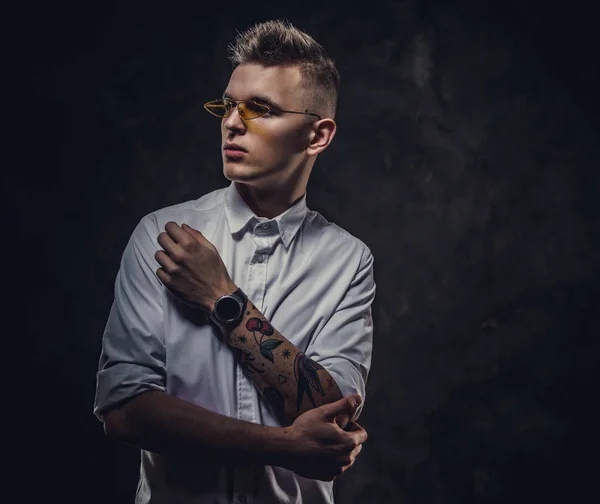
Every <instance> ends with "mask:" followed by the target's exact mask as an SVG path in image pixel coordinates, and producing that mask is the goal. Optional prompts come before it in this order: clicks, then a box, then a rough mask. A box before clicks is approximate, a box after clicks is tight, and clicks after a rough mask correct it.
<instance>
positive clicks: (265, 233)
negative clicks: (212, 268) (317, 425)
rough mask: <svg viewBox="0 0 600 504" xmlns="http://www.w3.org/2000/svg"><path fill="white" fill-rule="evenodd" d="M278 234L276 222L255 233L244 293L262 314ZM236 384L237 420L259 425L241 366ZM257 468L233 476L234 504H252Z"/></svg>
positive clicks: (247, 467) (237, 471)
mask: <svg viewBox="0 0 600 504" xmlns="http://www.w3.org/2000/svg"><path fill="white" fill-rule="evenodd" d="M278 236H279V234H278V231H277V224H276V222H275V221H270V222H265V221H263V222H259V223H258V224H255V226H254V231H253V239H254V244H255V247H254V253H253V254H252V257H251V259H250V263H249V264H248V276H247V281H246V288H245V289H244V292H245V293H246V295H247V296H248V298H249V299H250V300H251V301H252V303H253V304H254V305H255V306H256V307H257V308H258V309H259V310H260V311H261V312H262V310H263V304H264V299H265V287H266V284H267V265H268V262H269V257H270V256H271V254H272V252H273V249H274V247H275V244H276V242H277V238H278ZM236 383H237V416H238V418H239V419H240V420H246V421H248V422H253V423H257V415H256V413H257V412H256V406H257V405H255V404H254V399H253V398H254V385H253V383H252V379H251V378H248V377H246V376H245V375H244V373H243V372H242V368H241V366H239V365H238V366H236ZM257 470H258V468H255V467H254V466H252V465H250V464H247V465H244V464H239V465H236V467H235V472H234V489H233V492H234V493H233V503H234V504H253V500H254V499H253V495H254V494H255V493H256V491H257V489H256V488H255V487H254V486H255V484H256V482H257V480H258V478H257V475H256V474H255V472H256V471H257Z"/></svg>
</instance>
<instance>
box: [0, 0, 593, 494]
mask: <svg viewBox="0 0 600 504" xmlns="http://www.w3.org/2000/svg"><path fill="white" fill-rule="evenodd" d="M592 5H593V4H591V3H588V2H583V1H572V2H568V3H563V2H560V3H557V4H556V5H554V4H552V3H550V2H548V3H546V2H536V3H534V2H532V1H520V2H519V1H516V0H515V1H495V2H493V1H475V0H472V1H466V0H465V1H455V2H436V1H433V0H430V1H427V0H423V1H417V0H415V1H405V2H377V3H375V2H367V3H366V4H364V3H357V4H348V5H343V4H335V3H327V4H326V3H324V2H310V1H309V2H296V3H295V5H290V6H284V5H283V3H276V2H238V3H232V2H218V3H212V4H205V5H202V3H201V2H170V3H169V2H130V1H121V2H106V1H105V2H93V1H88V2H74V1H62V2H48V3H42V2H34V3H28V4H23V5H22V6H21V7H19V8H17V9H14V10H13V11H11V13H10V15H7V16H6V18H5V21H6V23H7V25H8V28H10V29H11V30H12V32H11V33H12V35H11V37H10V42H9V44H8V45H7V46H6V47H5V49H8V53H9V55H8V56H7V58H6V59H5V64H6V63H7V62H10V63H14V64H15V67H14V71H12V72H10V73H7V74H5V75H6V77H5V83H6V82H9V83H10V84H14V85H15V87H16V88H17V89H16V90H15V91H17V92H16V93H14V94H10V95H5V98H6V102H7V107H8V108H9V109H11V110H14V111H16V112H17V114H16V115H15V117H14V119H13V120H12V122H11V123H10V125H11V131H12V132H13V133H17V135H15V136H14V138H15V139H14V140H12V141H11V142H10V145H9V146H7V147H10V148H14V149H15V150H16V152H17V156H16V157H15V158H13V159H12V160H10V159H9V158H8V157H6V158H5V162H6V163H7V164H6V165H5V167H4V169H3V182H2V195H3V198H2V200H3V203H4V205H6V208H7V209H8V210H7V211H5V215H7V216H8V219H7V223H6V225H5V227H4V231H5V233H6V235H5V248H4V251H3V252H4V253H5V254H7V259H6V260H5V261H4V262H3V266H4V279H5V282H6V286H7V288H6V289H5V294H8V297H9V298H10V300H12V301H14V305H7V306H9V307H10V309H9V311H8V312H7V314H6V320H7V322H6V325H5V335H6V339H7V340H10V341H11V342H13V341H14V342H17V346H18V348H17V349H16V350H14V351H13V353H11V354H9V355H8V356H7V357H6V361H7V362H8V364H9V365H8V367H6V369H7V370H8V371H6V374H7V378H6V383H5V392H6V394H5V398H6V399H5V400H6V403H5V404H7V405H8V409H7V410H5V411H8V414H6V413H5V418H6V417H9V418H10V419H12V420H13V422H14V423H15V424H16V425H17V426H18V427H21V428H23V432H24V434H14V431H13V430H12V429H8V430H6V431H5V436H6V437H5V440H4V441H5V443H12V442H15V443H16V447H17V451H16V454H15V455H14V457H13V458H12V459H10V460H11V464H12V466H11V467H12V468H13V470H15V469H16V471H14V472H13V474H16V475H17V477H16V478H15V480H14V481H12V482H11V483H16V484H17V485H18V489H19V492H20V495H21V497H20V498H19V499H18V500H19V501H21V502H45V501H49V500H54V498H56V499H57V501H59V502H77V503H81V502H86V503H96V502H98V503H101V502H102V503H103V502H111V503H127V502H132V499H133V495H134V491H135V486H136V481H137V474H138V460H139V458H138V455H137V452H136V451H135V450H133V449H130V448H127V447H124V446H121V445H117V444H116V443H114V442H112V441H110V440H108V439H107V438H105V437H104V434H103V431H102V426H101V424H100V423H99V422H98V421H97V420H96V418H95V417H94V416H93V414H92V407H93V398H94V388H95V372H96V366H97V362H98V357H99V353H100V344H101V337H102V332H103V329H104V324H105V322H106V318H107V316H108V312H109V308H110V304H111V302H112V289H113V282H114V278H115V275H116V272H117V268H118V264H119V260H120V256H121V253H122V251H123V248H124V246H125V244H126V242H127V239H128V238H129V235H130V233H131V231H132V230H133V228H134V227H135V225H136V224H137V222H138V221H139V219H140V218H141V217H142V216H143V215H145V214H146V213H148V212H150V211H152V210H155V209H158V208H161V207H164V206H168V205H171V204H175V203H178V202H181V201H185V200H189V199H196V198H198V197H200V196H201V195H203V194H206V193H207V192H210V191H212V190H214V189H217V188H221V187H225V186H226V185H228V181H227V180H226V179H225V178H224V177H223V175H222V167H221V161H220V152H219V142H220V134H219V126H218V121H217V120H216V119H215V118H213V117H212V116H210V115H209V114H207V113H206V112H205V111H204V110H203V109H202V104H203V102H204V101H207V100H210V99H214V98H215V97H218V96H220V94H221V92H222V90H223V89H224V87H225V86H226V83H227V79H228V76H229V72H230V67H229V63H228V62H227V60H226V46H227V44H228V43H229V42H230V41H231V40H232V39H233V37H234V36H235V34H236V30H243V29H245V28H247V27H248V26H250V25H251V24H252V23H254V22H257V21H263V20H266V19H273V18H282V17H285V18H288V19H289V20H290V21H292V23H294V24H295V25H296V26H297V27H299V28H301V29H303V30H305V31H307V32H308V33H309V34H311V35H313V36H314V37H315V38H316V39H317V40H318V41H319V42H321V43H322V44H323V45H324V46H325V48H326V49H327V50H328V51H329V52H330V54H331V55H332V56H333V57H334V59H335V60H336V62H337V65H338V69H339V71H340V74H341V77H342V84H341V94H340V104H339V112H338V116H337V118H336V120H337V123H338V128H339V129H338V135H337V136H336V139H335V141H334V143H333V144H332V145H331V147H330V148H329V149H328V150H327V151H326V152H325V153H323V154H322V155H321V156H320V158H319V160H318V161H317V164H316V166H315V169H314V171H313V175H312V177H311V180H310V182H309V186H308V205H309V208H311V209H313V210H317V211H319V212H321V213H322V214H323V215H324V216H325V217H326V218H328V219H329V220H331V221H333V222H335V223H337V224H338V225H340V226H342V227H343V228H345V229H347V230H348V231H350V232H351V233H353V234H355V235H356V236H358V237H359V238H361V239H362V240H363V241H365V242H366V243H367V244H368V245H369V247H370V248H371V250H372V252H373V254H374V256H375V275H376V281H377V286H378V291H377V297H376V300H375V303H374V306H373V316H374V322H375V344H374V354H373V362H372V370H371V375H370V378H369V382H368V387H367V400H366V406H365V409H364V413H363V416H362V417H361V423H362V424H363V425H364V427H365V428H366V429H367V431H368V432H369V435H370V437H369V440H368V442H367V444H366V445H365V448H364V450H363V451H362V453H361V455H360V457H359V458H358V460H357V462H356V464H355V465H354V467H353V468H352V469H351V471H350V472H349V473H347V474H346V475H345V476H344V477H342V478H341V479H340V480H339V483H338V485H337V487H336V492H337V497H338V502H340V503H342V504H345V503H363V502H369V503H370V502H374V503H380V502H381V503H389V502H394V503H407V504H409V503H410V504H413V503H418V504H420V503H424V504H429V503H431V504H433V503H444V504H446V503H448V504H454V503H457V504H458V503H461V504H462V503H478V504H479V503H481V504H483V503H486V504H488V503H489V504H492V503H494V504H495V503H509V502H510V503H526V502H527V503H530V502H577V501H581V502H589V501H594V500H596V499H597V498H598V495H599V491H598V487H597V473H598V469H599V468H600V467H599V465H600V464H599V463H598V447H599V443H598V433H597V425H598V422H599V420H600V414H599V413H598V407H597V405H596V403H597V401H598V392H597V383H598V378H599V374H600V371H599V366H598V364H599V361H600V357H599V355H600V352H599V351H600V344H599V340H598V336H599V330H598V315H599V313H600V292H599V291H600V281H599V280H600V240H599V235H600V226H599V213H600V203H599V201H600V197H599V194H600V192H599V191H600V162H599V161H600V147H599V144H598V137H599V130H600V119H599V118H600V115H599V114H600V100H599V95H600V94H599V93H598V89H599V88H600V86H599V84H600V79H599V71H598V56H597V50H598V48H599V47H600V44H599V42H598V36H597V34H598V27H597V26H596V25H597V21H596V19H595V15H594V12H595V10H594V8H593V6H592ZM9 138H10V137H9ZM15 321H16V322H17V323H16V324H14V326H13V325H12V322H15ZM11 364H12V365H13V367H11Z"/></svg>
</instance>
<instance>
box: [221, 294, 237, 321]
mask: <svg viewBox="0 0 600 504" xmlns="http://www.w3.org/2000/svg"><path fill="white" fill-rule="evenodd" d="M239 313H240V305H239V303H238V302H237V301H236V300H235V299H234V298H232V297H227V298H224V299H222V300H221V302H220V303H219V316H220V318H222V319H224V320H232V319H235V318H236V317H237V316H238V315H239Z"/></svg>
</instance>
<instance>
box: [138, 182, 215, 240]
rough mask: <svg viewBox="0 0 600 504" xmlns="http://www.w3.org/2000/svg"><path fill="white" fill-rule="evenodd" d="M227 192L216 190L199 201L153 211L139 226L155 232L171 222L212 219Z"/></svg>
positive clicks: (145, 216)
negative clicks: (211, 216)
mask: <svg viewBox="0 0 600 504" xmlns="http://www.w3.org/2000/svg"><path fill="white" fill-rule="evenodd" d="M225 190H226V188H221V189H216V190H214V191H211V192H209V193H207V194H205V195H203V196H201V197H200V198H198V199H194V200H188V201H183V202H180V203H176V204H174V205H169V206H166V207H163V208H159V209H156V210H153V211H152V212H150V213H148V214H146V215H144V216H143V217H142V218H141V220H140V223H139V224H138V226H139V225H142V226H144V227H150V228H152V229H153V230H154V231H155V230H156V229H161V230H162V229H164V226H165V224H166V223H167V222H169V221H174V222H177V223H178V224H181V223H183V222H186V221H194V223H197V221H198V219H202V217H203V216H205V217H210V215H211V214H212V213H214V212H218V211H219V209H220V207H221V205H222V203H223V197H224V195H225ZM188 223H189V222H188Z"/></svg>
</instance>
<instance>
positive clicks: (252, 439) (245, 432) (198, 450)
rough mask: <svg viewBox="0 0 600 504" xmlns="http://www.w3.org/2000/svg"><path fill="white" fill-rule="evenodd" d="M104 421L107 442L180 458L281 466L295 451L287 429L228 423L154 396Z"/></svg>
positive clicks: (128, 405) (148, 394) (231, 420)
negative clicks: (238, 461)
mask: <svg viewBox="0 0 600 504" xmlns="http://www.w3.org/2000/svg"><path fill="white" fill-rule="evenodd" d="M104 421H105V431H106V433H107V435H108V436H109V437H111V438H114V439H117V440H119V441H121V442H123V443H126V444H129V445H133V446H136V447H138V448H141V449H144V450H148V451H152V452H155V453H159V454H161V455H174V456H177V457H183V458H192V459H198V458H203V459H206V458H207V457H210V460H215V459H217V460H224V461H236V460H240V459H243V460H245V461H248V462H253V463H258V464H265V465H282V463H283V461H284V460H286V457H287V456H288V455H289V454H290V452H291V451H293V448H294V446H295V445H294V441H293V440H292V433H291V431H290V429H286V428H276V427H267V426H263V425H259V424H254V423H251V422H246V421H244V420H238V419H235V418H230V417H228V416H225V415H221V414H219V413H215V412H213V411H210V410H208V409H206V408H202V407H200V406H197V405H195V404H192V403H190V402H188V401H184V400H182V399H179V398H177V397H174V396H171V395H169V394H167V393H164V392H160V391H149V392H144V393H142V394H139V395H137V396H135V397H134V398H133V399H131V400H130V401H129V402H127V403H126V404H125V405H124V406H122V407H120V408H118V409H115V410H113V411H110V412H108V413H107V414H106V416H105V418H104Z"/></svg>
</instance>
